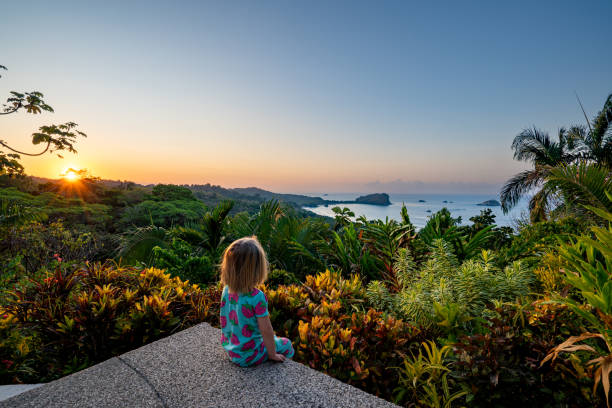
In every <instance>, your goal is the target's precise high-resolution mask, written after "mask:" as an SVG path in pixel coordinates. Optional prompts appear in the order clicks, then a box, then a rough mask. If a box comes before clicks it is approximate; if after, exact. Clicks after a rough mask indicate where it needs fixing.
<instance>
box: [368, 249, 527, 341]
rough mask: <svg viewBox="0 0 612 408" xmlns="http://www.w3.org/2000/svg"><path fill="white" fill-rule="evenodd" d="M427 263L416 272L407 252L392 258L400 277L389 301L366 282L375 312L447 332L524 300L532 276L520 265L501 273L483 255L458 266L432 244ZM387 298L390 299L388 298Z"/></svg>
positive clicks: (377, 287) (487, 255)
mask: <svg viewBox="0 0 612 408" xmlns="http://www.w3.org/2000/svg"><path fill="white" fill-rule="evenodd" d="M434 245H435V246H434V247H433V249H432V253H431V257H430V259H429V260H428V261H427V262H426V263H425V264H424V265H423V266H422V267H421V269H420V270H418V271H417V270H416V269H415V266H414V262H413V261H412V258H411V257H410V254H409V253H408V251H402V252H401V253H400V256H399V257H398V258H396V263H395V269H396V270H397V274H398V276H399V277H400V282H401V287H400V290H399V292H397V294H395V295H394V296H391V295H390V294H389V293H388V291H386V292H385V291H384V290H382V288H381V284H380V283H370V285H369V286H368V291H367V292H366V293H367V298H368V301H369V302H370V304H371V305H373V306H375V307H380V306H384V307H383V308H382V310H390V311H391V312H392V313H395V314H397V315H399V316H401V317H403V318H405V319H406V320H407V321H408V322H410V323H412V324H414V325H415V326H417V327H421V328H424V329H436V330H438V331H439V330H443V331H446V332H447V334H448V332H451V331H453V330H454V329H455V328H456V327H454V326H452V325H449V324H450V323H453V324H455V323H456V324H458V325H460V324H463V323H465V322H467V321H469V320H470V318H469V316H480V315H481V314H482V313H483V312H484V311H485V309H487V308H488V307H491V306H492V305H493V303H494V302H495V301H509V300H514V299H516V298H517V297H521V296H525V295H527V294H528V292H529V287H530V285H531V284H532V283H533V280H534V279H533V273H532V272H531V270H529V269H527V268H526V267H525V266H524V265H523V264H521V263H520V262H515V263H513V264H512V265H509V266H507V267H506V268H504V269H503V270H500V269H499V268H498V267H497V266H495V264H494V263H493V261H492V259H491V254H490V253H489V252H486V251H483V252H482V253H481V257H480V259H471V260H467V261H464V262H463V263H462V264H459V262H458V260H457V258H456V257H455V255H454V253H453V252H452V250H451V249H450V245H449V244H447V243H446V242H445V241H444V240H442V239H438V240H435V241H434ZM390 296H391V297H390Z"/></svg>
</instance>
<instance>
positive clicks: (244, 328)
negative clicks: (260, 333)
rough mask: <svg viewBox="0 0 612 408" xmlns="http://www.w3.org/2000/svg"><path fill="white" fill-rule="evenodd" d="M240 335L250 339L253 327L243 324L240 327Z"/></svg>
mask: <svg viewBox="0 0 612 408" xmlns="http://www.w3.org/2000/svg"><path fill="white" fill-rule="evenodd" d="M242 335H243V336H244V337H251V336H252V335H253V326H251V325H250V324H245V325H244V326H242Z"/></svg>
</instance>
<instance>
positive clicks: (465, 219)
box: [304, 193, 528, 228]
mask: <svg viewBox="0 0 612 408" xmlns="http://www.w3.org/2000/svg"><path fill="white" fill-rule="evenodd" d="M365 194H366V193H338V194H325V193H318V194H315V193H313V194H308V195H311V196H313V197H321V198H323V199H325V200H337V201H344V200H346V201H350V200H355V198H357V197H358V196H360V195H365ZM389 200H390V201H391V205H389V206H378V205H368V204H337V205H338V206H340V207H348V208H349V209H350V210H351V211H353V212H354V213H355V216H356V217H359V216H361V215H364V216H365V217H366V218H367V219H369V220H373V219H381V220H384V219H385V218H387V217H388V218H389V219H394V220H400V219H401V216H400V210H401V208H402V204H404V205H406V209H407V210H408V215H409V216H410V220H411V221H412V223H413V224H414V225H415V226H417V227H418V228H422V227H424V226H425V224H426V223H427V219H428V218H429V217H430V216H431V215H432V214H433V213H435V212H436V211H439V210H441V209H442V208H444V207H446V208H448V210H449V211H450V212H451V214H452V216H453V217H455V218H457V217H461V224H463V225H465V224H470V223H471V222H470V220H469V219H470V217H473V216H475V215H478V214H480V212H481V211H482V210H484V209H486V208H490V209H491V210H492V211H493V214H494V215H495V217H496V218H495V222H496V224H497V225H498V226H510V227H516V225H517V220H518V219H520V218H522V217H524V216H526V215H527V214H528V212H527V201H526V200H523V201H521V202H519V204H518V205H517V206H516V207H514V208H513V209H512V210H511V211H510V212H509V213H508V214H504V213H503V211H502V209H501V207H485V206H480V205H478V204H479V203H482V202H484V201H487V200H498V201H499V197H496V196H495V195H483V194H389ZM421 200H422V201H421ZM335 206H336V205H327V206H325V205H320V206H317V207H304V208H305V209H306V210H309V211H312V212H314V213H316V214H319V215H324V216H328V217H334V212H333V211H332V208H333V207H335Z"/></svg>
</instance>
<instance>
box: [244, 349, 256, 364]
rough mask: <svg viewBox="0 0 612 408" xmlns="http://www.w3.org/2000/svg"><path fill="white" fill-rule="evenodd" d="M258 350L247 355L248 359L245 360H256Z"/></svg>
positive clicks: (248, 361)
mask: <svg viewBox="0 0 612 408" xmlns="http://www.w3.org/2000/svg"><path fill="white" fill-rule="evenodd" d="M257 354H258V353H257V350H255V352H254V353H253V354H251V355H250V356H249V357H247V359H246V360H245V361H246V362H247V363H250V362H251V361H253V360H255V357H257Z"/></svg>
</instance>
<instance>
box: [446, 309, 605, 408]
mask: <svg viewBox="0 0 612 408" xmlns="http://www.w3.org/2000/svg"><path fill="white" fill-rule="evenodd" d="M520 306H521V305H503V306H501V307H499V308H497V309H496V310H495V312H496V316H494V317H491V318H490V319H488V323H487V325H486V326H485V327H487V329H486V330H485V331H484V332H483V333H476V334H471V335H468V336H464V337H462V338H460V339H459V342H457V343H456V344H454V346H453V351H454V353H455V356H456V359H457V362H456V364H455V368H454V370H453V375H454V376H456V378H457V379H458V380H459V381H460V382H461V383H462V386H463V388H464V389H465V390H466V391H467V392H468V396H467V403H468V405H469V406H471V407H490V406H496V407H516V406H520V405H524V406H541V407H561V406H570V407H574V406H575V407H578V406H595V405H597V404H598V403H599V402H600V401H598V400H597V399H594V398H593V397H592V396H591V395H590V388H591V384H592V379H591V378H592V373H589V372H587V371H586V370H585V369H584V368H583V367H584V366H585V363H584V362H583V361H581V360H580V359H578V358H575V359H569V358H568V359H559V360H557V361H556V364H555V365H553V366H547V367H545V368H540V361H541V360H542V358H544V356H545V355H546V354H547V352H548V350H550V348H551V347H552V346H554V345H555V344H556V342H558V340H559V339H560V338H563V337H564V336H565V335H566V334H567V333H568V332H579V331H580V328H579V326H578V325H577V324H576V320H575V319H573V318H572V316H571V314H570V313H569V312H568V310H567V308H565V307H560V306H558V305H554V304H550V303H548V302H546V301H538V302H536V303H534V304H533V305H530V304H527V307H520ZM576 368H578V371H576Z"/></svg>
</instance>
